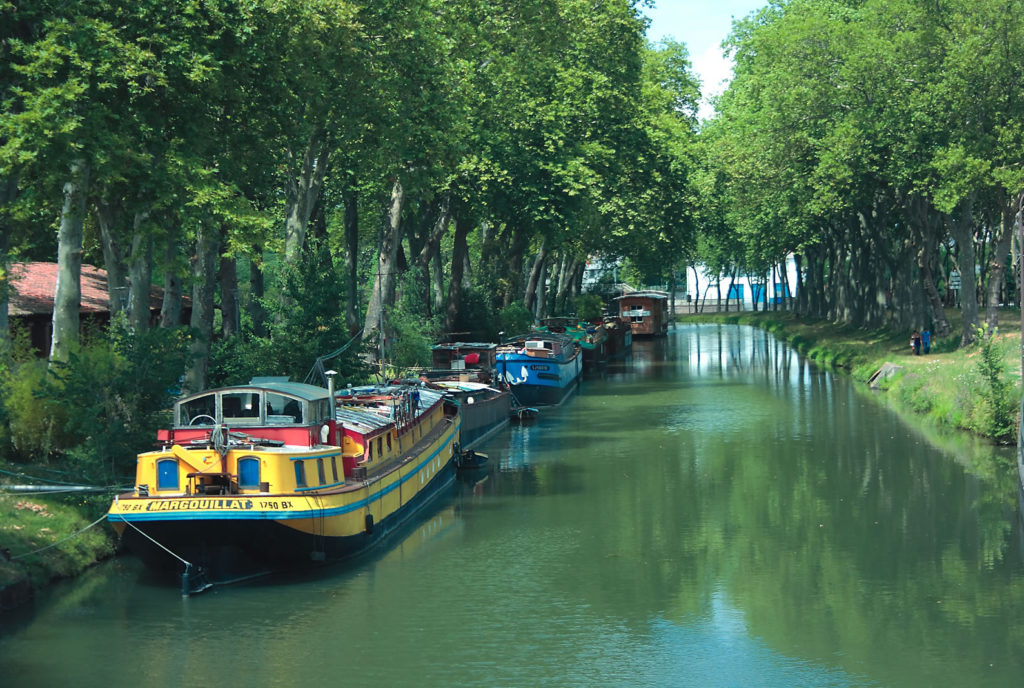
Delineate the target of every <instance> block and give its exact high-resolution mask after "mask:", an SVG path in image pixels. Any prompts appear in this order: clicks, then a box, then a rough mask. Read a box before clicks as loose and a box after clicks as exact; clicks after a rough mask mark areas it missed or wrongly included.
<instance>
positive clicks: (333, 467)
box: [331, 456, 338, 482]
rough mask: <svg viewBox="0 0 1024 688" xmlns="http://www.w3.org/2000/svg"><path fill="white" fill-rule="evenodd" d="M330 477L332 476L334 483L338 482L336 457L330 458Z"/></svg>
mask: <svg viewBox="0 0 1024 688" xmlns="http://www.w3.org/2000/svg"><path fill="white" fill-rule="evenodd" d="M331 475H332V476H334V482H338V461H337V457H335V456H332V457H331Z"/></svg>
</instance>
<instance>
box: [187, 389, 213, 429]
mask: <svg viewBox="0 0 1024 688" xmlns="http://www.w3.org/2000/svg"><path fill="white" fill-rule="evenodd" d="M216 424H217V395H216V394H204V395H203V396H201V397H196V398H195V399H192V400H191V401H186V402H183V403H182V404H181V406H179V407H178V425H179V426H185V425H196V426H206V427H209V426H213V425H216Z"/></svg>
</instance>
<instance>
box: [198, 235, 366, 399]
mask: <svg viewBox="0 0 1024 688" xmlns="http://www.w3.org/2000/svg"><path fill="white" fill-rule="evenodd" d="M278 269H279V274H278V276H277V277H278V283H279V284H280V294H274V295H273V296H268V297H267V298H265V299H263V302H262V303H263V305H264V307H265V308H266V309H267V311H268V313H269V316H270V317H269V323H268V334H267V336H265V337H257V336H255V335H253V334H252V333H251V332H250V331H248V330H246V331H243V333H242V334H239V335H237V336H235V337H230V338H226V339H221V340H216V341H215V342H214V343H213V346H212V348H211V355H210V386H211V387H220V386H224V385H234V384H244V383H246V382H248V381H249V380H250V379H252V378H253V377H256V376H263V375H286V376H288V377H290V378H291V379H293V380H300V381H301V380H305V379H306V376H307V375H308V374H309V371H310V369H312V367H313V365H314V363H316V360H317V359H318V358H319V357H321V356H325V355H327V354H329V353H331V352H333V351H336V350H337V349H339V348H340V347H341V346H343V345H344V344H346V343H347V342H348V341H349V340H350V339H351V337H350V336H349V334H348V331H347V330H346V327H345V316H344V312H343V308H342V304H343V303H344V293H345V290H344V286H343V284H342V279H341V277H340V276H339V275H338V274H337V273H336V272H335V270H334V269H333V267H332V266H331V264H330V262H329V261H328V260H327V259H326V251H325V249H324V248H323V247H322V246H321V245H319V244H317V243H315V242H312V243H311V245H310V246H309V247H308V250H306V251H305V252H304V254H303V260H302V261H301V262H300V264H299V265H297V266H295V267H290V266H287V265H284V264H281V265H279V267H278ZM243 329H244V328H243ZM358 354H359V347H357V346H353V347H351V348H349V349H348V350H347V351H345V352H344V353H343V354H341V355H339V356H338V357H337V358H334V359H332V360H331V363H330V367H331V368H333V369H334V370H337V371H338V373H339V377H338V380H339V381H342V380H344V381H362V380H364V379H365V377H366V374H367V371H366V369H365V367H364V366H363V364H362V362H361V361H360V359H359V356H358ZM313 382H314V384H322V381H321V380H314V381H313Z"/></svg>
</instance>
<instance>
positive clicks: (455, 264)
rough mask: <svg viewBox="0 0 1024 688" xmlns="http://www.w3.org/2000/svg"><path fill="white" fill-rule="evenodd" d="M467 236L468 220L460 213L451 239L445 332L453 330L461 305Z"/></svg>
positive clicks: (456, 217) (456, 218)
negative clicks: (450, 268)
mask: <svg viewBox="0 0 1024 688" xmlns="http://www.w3.org/2000/svg"><path fill="white" fill-rule="evenodd" d="M467 236H469V221H468V220H467V219H466V218H465V217H462V216H461V214H460V215H456V216H455V237H454V239H453V241H452V273H451V278H450V279H449V280H448V308H447V310H446V312H445V318H444V329H445V332H454V331H455V326H456V325H457V324H458V321H459V308H460V306H461V305H462V290H463V289H464V287H465V284H464V282H463V277H464V276H465V271H466V254H467V253H468V248H467V246H466V237H467Z"/></svg>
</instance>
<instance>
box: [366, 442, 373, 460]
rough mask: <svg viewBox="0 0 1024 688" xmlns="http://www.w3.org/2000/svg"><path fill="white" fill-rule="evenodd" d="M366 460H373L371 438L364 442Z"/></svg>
mask: <svg viewBox="0 0 1024 688" xmlns="http://www.w3.org/2000/svg"><path fill="white" fill-rule="evenodd" d="M366 460H367V461H373V440H370V441H369V442H367V443H366Z"/></svg>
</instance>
